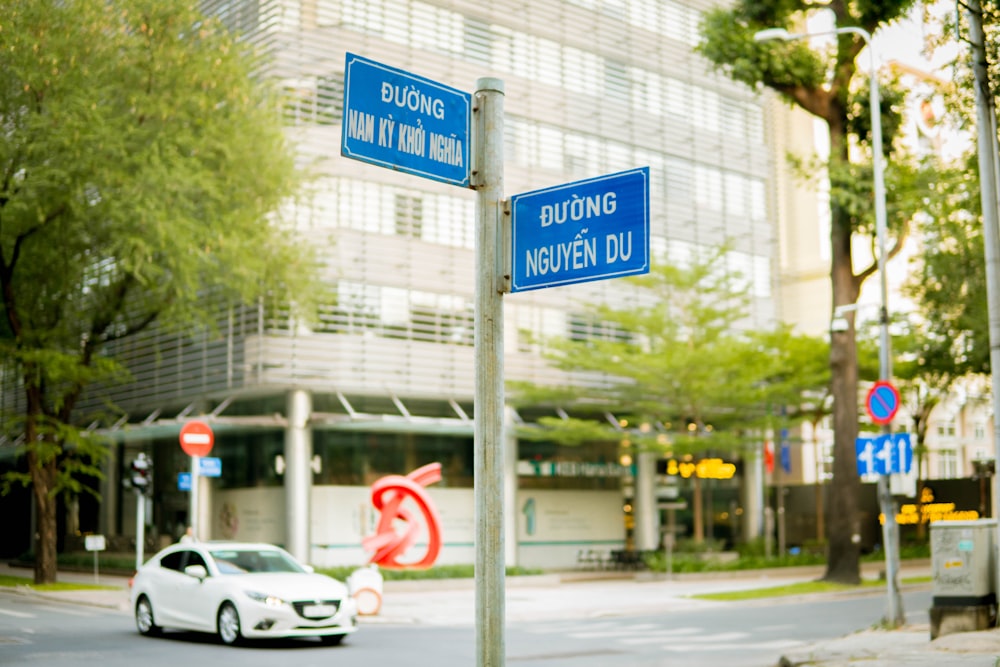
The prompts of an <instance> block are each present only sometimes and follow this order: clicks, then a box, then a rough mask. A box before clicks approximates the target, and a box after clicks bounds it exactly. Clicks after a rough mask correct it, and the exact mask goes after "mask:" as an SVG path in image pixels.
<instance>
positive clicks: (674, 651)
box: [0, 590, 930, 667]
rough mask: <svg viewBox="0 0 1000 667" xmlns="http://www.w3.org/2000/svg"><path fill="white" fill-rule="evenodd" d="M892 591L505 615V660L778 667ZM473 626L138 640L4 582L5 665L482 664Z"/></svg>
mask: <svg viewBox="0 0 1000 667" xmlns="http://www.w3.org/2000/svg"><path fill="white" fill-rule="evenodd" d="M904 604H905V607H906V611H907V617H908V620H909V621H910V622H918V623H919V622H923V621H926V609H927V608H928V607H929V605H930V593H929V592H926V591H925V592H910V593H907V594H906V595H905V602H904ZM884 607H885V596H884V595H879V594H877V593H873V594H870V595H862V596H849V597H831V596H817V597H813V598H808V599H799V600H796V601H789V600H767V601H756V602H741V603H713V604H707V605H699V606H697V607H695V608H683V609H677V610H675V611H665V612H657V613H655V614H637V615H627V616H623V615H614V616H609V617H605V618H601V617H597V618H585V619H571V620H551V621H532V622H513V623H508V625H507V627H506V631H505V633H504V635H505V649H506V650H505V653H506V656H507V664H509V665H517V666H518V667H571V666H572V667H591V666H593V667H597V666H598V665H600V666H602V667H652V666H666V667H705V666H706V665H725V666H726V667H765V666H767V667H771V666H773V665H774V664H775V663H776V661H777V660H778V658H779V657H780V656H781V655H782V654H783V653H784V652H786V651H788V650H791V649H794V648H796V647H801V646H805V645H807V644H809V643H811V642H814V641H817V640H820V639H824V638H831V637H838V636H841V635H844V634H847V633H850V632H854V631H856V630H861V629H864V628H867V627H870V626H872V625H873V624H875V623H877V622H878V620H879V619H880V618H881V616H882V615H883V612H884ZM475 646H476V633H475V629H474V627H469V626H468V624H462V625H422V624H419V623H409V624H400V623H377V622H375V623H371V622H366V623H364V624H363V625H362V627H361V628H360V630H359V631H358V632H357V633H355V634H354V635H352V636H351V637H349V638H348V639H347V640H346V642H345V643H344V644H343V645H342V646H338V647H324V646H321V645H319V644H318V643H317V642H313V641H304V640H296V641H274V642H266V643H257V644H252V645H250V646H248V647H236V648H231V647H226V646H223V645H221V644H220V643H219V642H218V640H217V639H215V637H213V636H210V635H201V634H196V633H187V632H168V633H166V634H165V635H164V636H163V637H159V638H148V637H141V636H140V635H138V634H137V633H136V631H135V629H134V625H133V621H132V617H131V615H130V614H129V613H128V612H127V611H124V610H117V609H107V608H100V607H88V606H83V605H75V604H70V603H63V602H57V601H49V600H42V599H38V598H34V597H30V596H25V595H21V594H18V593H16V592H13V591H9V590H8V591H4V590H0V665H19V666H21V665H24V666H28V667H64V666H65V665H67V664H72V665H79V666H81V667H89V666H94V667H135V666H136V665H142V667H177V666H178V665H190V666H192V667H195V666H201V665H211V664H213V663H215V662H217V661H226V663H227V664H228V663H230V661H232V660H234V659H236V660H238V661H239V664H240V665H241V667H257V666H260V667H273V665H275V664H279V665H295V666H296V667H309V666H311V665H316V666H317V667H320V666H322V667H329V665H331V664H336V665H338V667H370V665H373V664H384V665H393V664H398V665H433V666H436V667H470V666H472V665H475V662H476V660H475V652H476V648H475Z"/></svg>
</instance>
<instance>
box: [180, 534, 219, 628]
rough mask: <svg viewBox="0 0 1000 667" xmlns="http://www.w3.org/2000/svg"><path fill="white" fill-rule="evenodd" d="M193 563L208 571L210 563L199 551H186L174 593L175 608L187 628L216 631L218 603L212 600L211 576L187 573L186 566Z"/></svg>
mask: <svg viewBox="0 0 1000 667" xmlns="http://www.w3.org/2000/svg"><path fill="white" fill-rule="evenodd" d="M192 565H200V566H202V567H203V568H205V571H206V572H207V571H208V564H207V563H206V562H205V559H204V558H202V555H201V554H200V553H198V552H197V551H193V550H188V551H185V552H184V560H183V562H182V565H181V571H180V572H179V573H178V574H179V576H178V577H177V579H176V581H175V583H174V586H173V590H172V595H173V596H175V597H174V602H173V605H174V610H175V613H176V614H177V619H178V620H179V622H180V623H181V624H183V626H184V627H186V628H191V629H192V630H204V631H206V632H214V631H215V612H216V609H215V607H216V605H215V603H214V602H213V600H212V590H213V589H214V586H212V583H214V582H212V581H211V576H209V577H206V578H205V579H199V578H198V577H195V576H192V575H190V574H186V573H185V572H184V569H185V568H188V567H190V566H192Z"/></svg>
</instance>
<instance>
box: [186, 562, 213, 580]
mask: <svg viewBox="0 0 1000 667" xmlns="http://www.w3.org/2000/svg"><path fill="white" fill-rule="evenodd" d="M184 574H186V575H188V576H189V577H194V578H195V579H201V580H204V579H206V578H207V577H208V570H206V569H205V566H204V565H188V566H187V567H186V568H184Z"/></svg>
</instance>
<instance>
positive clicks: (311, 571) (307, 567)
mask: <svg viewBox="0 0 1000 667" xmlns="http://www.w3.org/2000/svg"><path fill="white" fill-rule="evenodd" d="M302 569H304V570H305V571H306V572H308V573H309V574H312V573H313V572H315V571H316V568H314V567H313V566H312V565H306V564H305V563H303V564H302Z"/></svg>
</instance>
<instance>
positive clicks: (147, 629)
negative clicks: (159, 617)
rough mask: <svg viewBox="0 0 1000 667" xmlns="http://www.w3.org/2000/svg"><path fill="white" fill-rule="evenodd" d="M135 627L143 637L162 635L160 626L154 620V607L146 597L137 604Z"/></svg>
mask: <svg viewBox="0 0 1000 667" xmlns="http://www.w3.org/2000/svg"><path fill="white" fill-rule="evenodd" d="M135 627H136V628H138V630H139V634H141V635H157V634H159V633H160V626H158V625H156V623H155V622H154V620H153V605H152V604H151V603H150V602H149V598H147V597H146V596H145V595H143V596H142V597H140V598H139V601H138V602H136V603H135Z"/></svg>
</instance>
